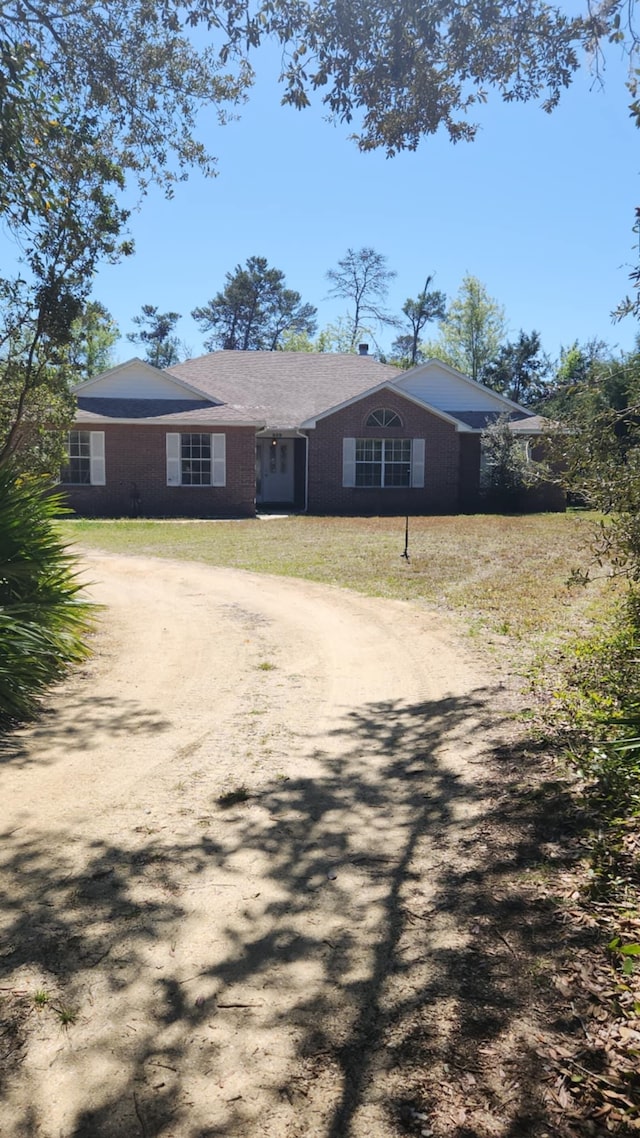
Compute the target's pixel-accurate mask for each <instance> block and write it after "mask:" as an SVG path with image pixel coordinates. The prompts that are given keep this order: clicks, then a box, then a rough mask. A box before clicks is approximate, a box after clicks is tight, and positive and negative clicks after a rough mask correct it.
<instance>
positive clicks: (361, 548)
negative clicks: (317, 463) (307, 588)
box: [61, 513, 602, 647]
mask: <svg viewBox="0 0 640 1138" xmlns="http://www.w3.org/2000/svg"><path fill="white" fill-rule="evenodd" d="M593 521H594V515H589V514H585V513H580V514H577V513H568V514H535V515H527V516H522V517H501V516H495V515H488V514H487V515H473V516H456V517H425V518H412V519H410V530H409V555H410V559H409V561H408V562H407V561H406V560H405V559H404V558H403V557H402V553H403V550H404V538H405V532H404V530H405V520H404V518H316V517H289V518H282V519H273V520H268V521H253V520H250V521H230V522H182V523H177V522H155V521H142V520H140V521H113V522H111V521H86V520H80V519H78V520H75V521H72V522H65V523H64V524H63V525H62V527H61V528H62V530H63V533H64V535H65V537H66V538H67V539H68V540H69V541H71V542H76V543H78V544H79V545H81V546H85V547H90V548H93V549H102V550H106V551H111V552H114V553H124V554H139V555H144V556H153V557H170V558H183V559H185V560H193V561H204V562H206V563H207V564H210V565H219V566H226V567H233V568H238V569H245V570H250V571H251V572H256V573H275V574H282V575H285V576H290V577H305V578H307V579H309V580H313V581H320V582H323V583H326V584H331V585H338V586H341V587H347V588H352V589H356V590H358V591H359V592H362V593H365V594H368V595H370V596H380V597H394V598H397V599H400V600H407V601H414V602H415V601H417V602H422V603H426V604H429V605H436V606H440V607H444V608H449V609H453V610H456V611H458V612H460V613H462V615H463V616H464V618H465V622H466V624H467V627H468V629H469V630H470V631H471V632H472V633H482V632H487V633H489V634H493V635H497V636H500V637H505V638H507V639H508V640H509V641H516V642H520V643H521V646H524V644H523V642H524V641H526V642H527V644H528V645H529V646H531V647H533V646H534V644H535V645H542V644H544V643H546V642H547V640H548V639H549V638H550V639H551V640H555V639H556V638H560V639H562V638H563V636H564V634H565V633H566V632H568V631H573V632H576V631H579V630H580V627H582V626H583V623H584V620H585V616H586V617H588V616H589V615H590V614H592V613H593V611H594V610H595V602H598V608H601V601H602V582H596V583H595V584H592V585H591V586H589V588H588V590H586V591H583V590H578V591H576V590H575V589H569V588H568V587H567V580H568V578H569V575H570V573H571V571H572V569H574V568H576V567H577V566H580V567H584V566H585V565H586V564H587V563H588V561H589V549H588V546H589V536H590V533H591V530H592V526H593ZM600 615H602V614H601V613H600Z"/></svg>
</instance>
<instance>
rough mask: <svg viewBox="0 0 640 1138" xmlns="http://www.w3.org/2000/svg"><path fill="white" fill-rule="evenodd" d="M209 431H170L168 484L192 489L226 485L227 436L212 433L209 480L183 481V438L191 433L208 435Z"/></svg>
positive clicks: (207, 488)
mask: <svg viewBox="0 0 640 1138" xmlns="http://www.w3.org/2000/svg"><path fill="white" fill-rule="evenodd" d="M207 433H208V432H207V431H182V432H177V431H175V432H174V431H170V432H168V434H167V438H166V456H167V486H181V487H185V486H186V487H189V488H190V489H192V490H203V489H204V490H210V489H211V487H212V486H226V481H227V436H226V435H224V434H220V433H217V432H216V433H215V434H210V435H209V439H210V443H211V458H210V463H211V467H210V481H209V482H196V483H193V482H183V459H182V439H183V437H186V436H191V435H200V436H203V435H206V434H207Z"/></svg>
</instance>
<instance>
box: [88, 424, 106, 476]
mask: <svg viewBox="0 0 640 1138" xmlns="http://www.w3.org/2000/svg"><path fill="white" fill-rule="evenodd" d="M89 471H90V475H89V476H90V478H91V485H92V486H104V485H105V483H106V481H107V479H106V471H105V462H104V431H90V433H89Z"/></svg>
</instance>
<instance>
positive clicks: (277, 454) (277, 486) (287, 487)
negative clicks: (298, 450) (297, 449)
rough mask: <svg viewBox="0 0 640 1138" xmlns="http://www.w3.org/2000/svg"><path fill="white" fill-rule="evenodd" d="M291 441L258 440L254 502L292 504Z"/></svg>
mask: <svg viewBox="0 0 640 1138" xmlns="http://www.w3.org/2000/svg"><path fill="white" fill-rule="evenodd" d="M293 447H294V440H293V439H258V442H257V448H256V500H257V501H258V502H293Z"/></svg>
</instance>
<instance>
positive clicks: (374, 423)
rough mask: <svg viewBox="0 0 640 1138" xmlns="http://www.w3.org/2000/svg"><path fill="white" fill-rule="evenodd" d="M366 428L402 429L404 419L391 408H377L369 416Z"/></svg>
mask: <svg viewBox="0 0 640 1138" xmlns="http://www.w3.org/2000/svg"><path fill="white" fill-rule="evenodd" d="M364 425H365V427H401V426H402V419H401V418H400V416H399V414H398V412H397V411H394V410H393V409H392V408H391V407H376V409H375V411H372V412H371V414H370V415H367V418H366V420H365V424H364Z"/></svg>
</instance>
